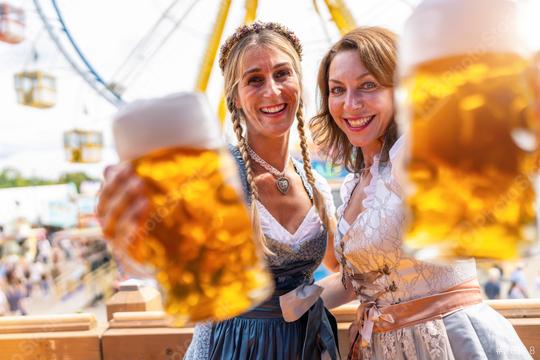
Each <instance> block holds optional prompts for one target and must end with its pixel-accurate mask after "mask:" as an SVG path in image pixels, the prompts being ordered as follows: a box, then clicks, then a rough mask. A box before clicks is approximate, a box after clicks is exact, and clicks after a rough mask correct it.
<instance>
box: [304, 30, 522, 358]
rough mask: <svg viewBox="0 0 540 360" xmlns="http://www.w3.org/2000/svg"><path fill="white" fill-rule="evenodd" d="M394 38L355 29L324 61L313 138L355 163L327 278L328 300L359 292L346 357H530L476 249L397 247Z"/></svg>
mask: <svg viewBox="0 0 540 360" xmlns="http://www.w3.org/2000/svg"><path fill="white" fill-rule="evenodd" d="M396 42H397V39H396V35H395V34H394V33H392V32H391V31H389V30H386V29H384V28H380V27H363V28H358V29H355V30H353V31H351V32H350V33H348V34H346V35H345V36H344V37H343V38H342V39H341V40H339V41H338V42H337V43H336V44H335V45H334V46H332V48H331V49H330V50H329V51H328V52H327V54H326V55H325V57H324V58H323V60H322V62H321V65H320V68H319V75H318V88H319V91H320V96H321V99H320V100H321V103H320V108H319V112H318V114H317V115H316V116H315V117H314V118H313V119H312V121H311V123H310V125H311V129H312V131H313V134H314V139H315V142H316V143H317V144H318V145H319V146H321V147H322V148H323V149H325V150H326V151H327V152H328V154H329V155H330V158H331V159H332V160H333V161H334V163H336V164H341V165H344V166H345V167H346V168H347V169H348V170H349V171H350V172H351V174H350V175H349V176H347V177H346V178H345V180H344V183H343V185H342V187H341V199H342V202H343V205H342V206H340V207H339V208H338V226H337V235H336V242H335V248H336V249H337V257H338V259H339V260H340V262H341V264H342V282H340V284H341V283H342V286H338V285H339V284H338V285H336V284H335V283H334V284H328V283H327V284H326V285H325V286H326V287H327V288H328V289H330V288H332V291H325V292H324V293H323V300H324V302H325V304H326V305H327V306H328V307H334V306H337V305H340V304H341V302H340V301H339V298H340V297H342V296H343V293H345V294H346V293H348V292H351V291H352V292H354V294H355V295H356V297H357V298H358V299H359V300H360V306H359V307H358V310H357V316H356V321H355V322H354V323H353V325H352V326H351V329H350V334H349V335H350V342H351V348H350V352H349V359H530V358H531V357H530V355H529V354H528V352H527V350H526V349H525V347H524V346H523V344H522V343H521V341H520V339H519V337H518V336H517V334H516V332H515V331H514V329H513V328H512V326H511V325H510V323H509V322H508V321H507V320H506V319H504V318H503V317H502V316H501V315H500V314H498V313H497V312H495V311H494V310H493V309H492V308H490V307H489V306H487V305H486V304H484V303H482V296H481V291H480V287H479V285H478V280H477V275H476V265H475V261H474V260H473V259H471V260H464V261H455V262H452V263H447V264H435V263H427V262H423V261H419V260H416V259H414V258H412V257H410V256H408V255H407V254H405V253H404V252H403V251H402V249H401V245H402V227H403V224H404V211H403V194H402V191H401V187H400V183H401V182H400V181H399V180H400V178H401V177H402V175H401V172H400V168H399V166H400V163H401V159H402V158H403V152H404V146H405V145H404V141H405V139H404V138H403V137H399V136H398V129H397V126H396V122H395V118H394V116H395V105H394V96H393V90H394V79H395V69H396V53H397V51H396ZM330 285H332V286H330ZM340 293H341V295H340Z"/></svg>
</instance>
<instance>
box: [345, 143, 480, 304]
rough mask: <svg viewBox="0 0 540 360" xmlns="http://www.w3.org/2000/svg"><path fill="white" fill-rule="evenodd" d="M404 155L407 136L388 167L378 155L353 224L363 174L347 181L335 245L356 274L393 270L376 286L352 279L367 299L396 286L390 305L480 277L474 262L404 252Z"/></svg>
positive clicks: (389, 296) (397, 145) (392, 152)
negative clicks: (352, 205)
mask: <svg viewBox="0 0 540 360" xmlns="http://www.w3.org/2000/svg"><path fill="white" fill-rule="evenodd" d="M402 151H404V138H403V137H401V138H399V139H398V140H397V141H396V143H395V144H394V146H393V147H392V148H391V149H390V153H389V163H388V164H384V165H382V164H380V163H379V158H378V156H376V157H375V159H374V162H373V165H372V166H371V169H370V173H371V176H372V177H371V180H370V183H369V184H368V185H367V186H366V187H365V188H364V192H365V198H364V199H363V200H362V208H363V209H362V211H361V212H360V213H359V214H358V216H357V217H356V219H355V221H354V222H353V223H351V224H347V222H346V221H345V220H343V212H344V209H345V206H347V203H348V202H349V199H350V197H351V194H352V192H353V190H354V188H355V186H356V184H357V183H358V181H359V176H358V175H355V174H351V175H349V176H347V177H346V178H345V181H344V182H343V185H342V187H341V191H340V194H341V199H342V201H343V205H341V206H340V207H339V209H338V217H339V218H340V221H339V224H338V230H339V231H338V236H336V240H335V241H336V243H335V244H334V247H335V249H336V252H337V256H338V259H340V258H341V257H342V256H344V257H345V260H346V263H347V266H349V267H351V269H354V273H356V274H358V273H360V274H362V273H369V272H372V271H379V270H381V269H385V268H386V269H388V271H387V272H386V274H385V275H384V276H382V277H380V278H379V279H377V280H376V281H375V283H373V284H370V285H368V284H360V283H357V282H356V281H354V280H353V281H352V283H353V287H354V288H355V289H357V290H359V289H363V290H362V291H360V292H363V293H364V294H365V295H366V296H370V295H372V293H373V294H374V293H377V292H378V291H380V290H381V289H385V288H388V287H390V285H391V288H392V291H390V292H387V293H385V294H384V295H383V297H382V298H383V299H384V300H385V301H386V302H387V303H397V302H402V301H406V300H410V299H415V298H418V297H423V296H427V295H431V294H435V293H438V292H441V291H444V290H446V289H448V288H450V287H452V286H454V285H457V284H459V283H462V282H464V281H465V280H468V279H471V278H474V277H475V276H476V266H475V261H474V260H472V259H471V260H462V261H454V262H451V263H448V264H435V263H428V262H424V261H418V260H416V259H414V258H412V257H410V256H408V255H407V254H406V253H404V252H403V250H402V249H401V246H402V228H403V225H404V220H405V218H404V211H403V199H402V195H401V188H400V185H399V183H398V181H397V180H396V174H395V173H394V169H392V163H393V162H395V161H397V160H396V159H398V158H399V156H400V155H401V152H402ZM349 225H350V226H349ZM345 234H347V235H348V238H346V239H345V242H344V247H343V253H341V251H340V250H341V246H340V241H341V238H343V236H344V235H345ZM383 299H381V300H383Z"/></svg>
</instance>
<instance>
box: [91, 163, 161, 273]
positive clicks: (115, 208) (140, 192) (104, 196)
mask: <svg viewBox="0 0 540 360" xmlns="http://www.w3.org/2000/svg"><path fill="white" fill-rule="evenodd" d="M104 178H105V180H104V182H103V186H102V188H101V192H100V196H99V201H98V205H97V215H98V218H99V221H100V224H101V227H102V229H103V234H104V235H105V238H106V239H107V240H109V241H110V242H111V244H112V248H113V254H114V255H115V258H116V260H117V261H119V262H120V263H121V265H123V266H124V267H125V268H126V270H128V271H130V272H136V273H140V271H137V269H134V264H131V263H133V260H131V259H129V258H128V257H127V256H125V255H126V254H127V249H128V247H129V245H130V244H131V243H132V242H133V240H134V239H135V238H136V237H138V236H144V235H145V234H146V229H145V222H146V219H147V218H148V216H149V208H150V201H149V199H148V196H147V187H146V184H145V182H144V181H143V180H142V179H141V178H140V177H138V176H137V174H135V170H134V169H133V166H132V165H131V163H128V162H126V163H121V164H118V165H112V166H108V167H107V168H106V169H105V171H104Z"/></svg>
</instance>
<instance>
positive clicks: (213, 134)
mask: <svg viewBox="0 0 540 360" xmlns="http://www.w3.org/2000/svg"><path fill="white" fill-rule="evenodd" d="M113 134H114V140H115V143H116V151H117V152H118V156H119V158H120V159H121V160H122V161H124V160H133V159H136V158H139V157H141V156H143V155H145V154H148V153H149V152H151V151H154V150H159V149H165V148H171V147H184V148H192V149H217V148H219V147H222V146H224V140H223V137H222V134H221V125H220V123H219V121H218V120H217V118H216V117H215V116H214V115H213V114H212V111H211V109H210V106H209V104H208V100H207V99H206V96H205V95H204V94H201V93H193V92H182V93H176V94H171V95H168V96H165V97H161V98H154V99H143V100H136V101H133V102H131V103H129V104H127V105H125V106H124V107H122V108H121V109H120V110H119V111H118V113H117V114H116V115H115V116H114V119H113Z"/></svg>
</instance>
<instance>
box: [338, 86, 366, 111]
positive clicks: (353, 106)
mask: <svg viewBox="0 0 540 360" xmlns="http://www.w3.org/2000/svg"><path fill="white" fill-rule="evenodd" d="M363 105H364V103H363V98H362V94H361V93H360V92H359V91H348V92H347V94H346V96H345V103H344V104H343V106H344V108H345V110H346V111H354V110H357V109H359V108H361V107H363Z"/></svg>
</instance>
